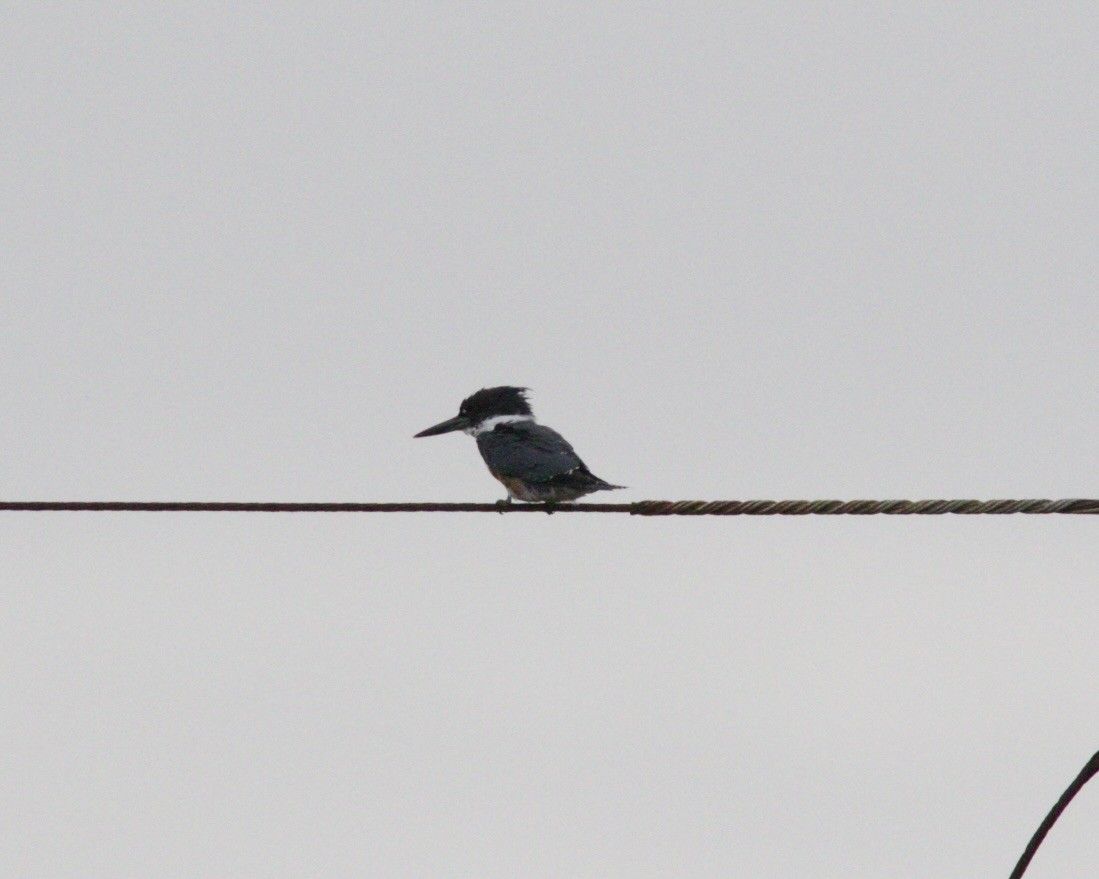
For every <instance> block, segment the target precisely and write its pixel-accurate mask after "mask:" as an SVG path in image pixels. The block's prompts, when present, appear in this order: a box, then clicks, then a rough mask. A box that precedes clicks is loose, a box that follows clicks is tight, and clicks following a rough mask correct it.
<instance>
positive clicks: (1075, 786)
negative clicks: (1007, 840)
mask: <svg viewBox="0 0 1099 879" xmlns="http://www.w3.org/2000/svg"><path fill="white" fill-rule="evenodd" d="M1095 775H1099V751H1097V752H1096V753H1095V754H1094V755H1093V756H1092V758H1091V759H1090V760H1088V762H1087V763H1085V764H1084V768H1083V769H1081V770H1080V774H1079V775H1077V776H1076V778H1074V779H1073V780H1072V784H1070V785H1069V786H1068V787H1067V788H1065V792H1064V793H1063V794H1061V798H1060V799H1059V800H1057V802H1056V803H1054V804H1053V808H1052V809H1050V810H1049V814H1048V815H1046V817H1045V818H1044V819H1043V820H1042V823H1041V824H1039V825H1038V829H1037V830H1035V831H1034V836H1032V837H1031V838H1030V842H1028V843H1027V847H1026V848H1025V849H1024V850H1023V855H1022V857H1021V858H1019V862H1018V863H1017V864H1016V865H1015V869H1014V870H1012V871H1011V876H1010V877H1008V879H1021V877H1022V875H1023V874H1024V873H1025V872H1026V870H1027V867H1028V866H1030V860H1031V858H1033V857H1034V853H1035V852H1036V851H1038V846H1040V845H1041V844H1042V840H1044V839H1045V838H1046V834H1047V833H1049V831H1050V830H1051V829H1052V828H1053V825H1054V824H1056V823H1057V819H1058V818H1060V817H1061V813H1062V812H1063V811H1065V809H1066V808H1067V807H1068V804H1069V803H1071V802H1072V798H1073V797H1075V796H1076V795H1077V794H1078V793H1080V789H1081V788H1082V787H1083V786H1084V785H1085V784H1087V783H1088V782H1089V781H1090V780H1091V779H1092V778H1093V777H1094V776H1095Z"/></svg>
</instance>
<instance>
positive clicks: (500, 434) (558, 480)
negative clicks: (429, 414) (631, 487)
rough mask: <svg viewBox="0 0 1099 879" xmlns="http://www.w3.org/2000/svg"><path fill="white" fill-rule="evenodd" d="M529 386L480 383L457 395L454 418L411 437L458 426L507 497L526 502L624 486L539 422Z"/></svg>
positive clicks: (567, 498) (558, 499)
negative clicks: (597, 472)
mask: <svg viewBox="0 0 1099 879" xmlns="http://www.w3.org/2000/svg"><path fill="white" fill-rule="evenodd" d="M529 391H530V389H529V388H516V387H511V386H510V385H505V386H502V387H498V388H482V389H481V390H479V391H477V393H475V394H471V395H470V396H468V397H466V398H465V399H464V400H462V405H461V406H460V407H459V408H458V414H457V415H456V416H455V417H454V418H450V419H448V420H446V421H443V422H440V423H439V424H436V425H434V426H432V427H429V428H427V429H426V430H421V431H420V432H419V433H418V434H416V436H415V437H414V439H417V438H419V437H424V436H438V435H439V434H442V433H450V432H451V431H456V430H461V431H464V432H465V433H467V434H469V435H470V436H472V437H474V438H475V439H476V440H477V448H478V450H479V451H480V452H481V457H482V458H483V459H484V461H485V464H486V466H487V467H488V472H489V473H491V474H492V475H493V476H494V477H495V478H496V479H498V480H499V481H500V483H501V484H502V485H503V486H504V488H505V489H507V493H508V494H507V497H506V498H503V499H502V500H499V501H497V504H501V505H504V504H510V503H511V502H512V500H513V499H514V500H520V501H526V502H528V503H545V504H549V505H552V504H556V503H559V502H567V501H574V500H576V499H577V498H579V497H583V496H584V495H586V494H591V493H592V492H593V491H608V490H611V489H618V488H625V487H626V486H624V485H612V484H611V483H609V482H607V481H605V480H603V479H600V478H599V477H598V476H596V475H595V474H593V473H592V472H591V471H590V470H589V469H588V467H587V465H586V464H585V463H584V462H583V461H581V460H580V456H579V455H577V454H576V452H575V451H574V450H573V448H572V446H571V445H569V442H568V440H566V439H565V438H564V437H563V436H561V434H559V433H558V432H557V431H556V430H554V429H553V428H552V427H546V425H544V424H539V423H538V422H537V421H535V419H534V412H533V411H532V410H531V408H530V403H529V402H528V401H527V394H528V393H529Z"/></svg>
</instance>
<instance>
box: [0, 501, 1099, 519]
mask: <svg viewBox="0 0 1099 879" xmlns="http://www.w3.org/2000/svg"><path fill="white" fill-rule="evenodd" d="M0 511H8V512H57V511H74V512H148V513H628V514H629V515H631V516H843V515H849V516H874V515H879V514H880V515H886V516H939V515H943V514H946V513H953V514H957V515H967V516H972V515H1008V514H1012V513H1026V514H1032V515H1045V514H1052V513H1060V514H1074V515H1077V514H1085V515H1099V500H1097V499H1084V498H1075V499H1067V500H1038V499H1031V500H991V501H977V500H924V501H904V500H893V501H871V500H854V501H838V500H818V501H798V500H790V501H765V500H749V501H732V500H730V501H637V502H635V503H632V504H588V503H582V504H571V503H565V504H503V503H499V504H473V503H362V504H357V503H257V502H225V501H0Z"/></svg>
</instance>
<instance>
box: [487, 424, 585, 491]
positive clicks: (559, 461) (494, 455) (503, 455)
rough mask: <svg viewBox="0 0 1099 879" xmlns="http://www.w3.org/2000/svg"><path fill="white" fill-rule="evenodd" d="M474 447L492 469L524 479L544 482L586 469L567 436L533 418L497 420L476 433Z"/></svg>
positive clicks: (500, 473)
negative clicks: (527, 419) (509, 421)
mask: <svg viewBox="0 0 1099 879" xmlns="http://www.w3.org/2000/svg"><path fill="white" fill-rule="evenodd" d="M477 448H478V449H480V452H481V457H482V458H484V459H485V463H486V464H487V465H488V468H489V469H490V470H492V471H493V472H494V473H496V474H498V475H500V476H512V477H516V476H517V477H520V478H522V479H524V480H526V481H528V482H547V481H548V480H551V479H553V478H554V477H558V476H562V475H563V474H565V473H569V472H571V471H573V470H576V469H578V468H579V469H581V470H584V471H586V470H587V468H586V467H585V466H584V462H583V461H581V460H580V457H579V456H578V455H577V454H576V452H574V451H573V448H572V446H570V445H569V443H568V440H566V439H565V438H564V437H563V436H561V434H559V433H558V432H557V431H556V430H554V429H553V428H552V427H546V426H545V425H542V424H535V423H534V422H529V421H522V422H517V423H515V424H501V425H499V426H498V427H496V429H495V430H489V431H486V432H485V433H482V434H481V435H480V436H478V437H477Z"/></svg>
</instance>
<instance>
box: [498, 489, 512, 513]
mask: <svg viewBox="0 0 1099 879" xmlns="http://www.w3.org/2000/svg"><path fill="white" fill-rule="evenodd" d="M510 506H511V495H510V494H509V495H508V496H507V497H506V498H501V499H500V500H498V501H497V502H496V512H498V513H499V514H500V515H501V516H502V515H504V510H506V509H507V508H508V507H510Z"/></svg>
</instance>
